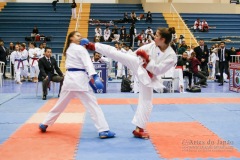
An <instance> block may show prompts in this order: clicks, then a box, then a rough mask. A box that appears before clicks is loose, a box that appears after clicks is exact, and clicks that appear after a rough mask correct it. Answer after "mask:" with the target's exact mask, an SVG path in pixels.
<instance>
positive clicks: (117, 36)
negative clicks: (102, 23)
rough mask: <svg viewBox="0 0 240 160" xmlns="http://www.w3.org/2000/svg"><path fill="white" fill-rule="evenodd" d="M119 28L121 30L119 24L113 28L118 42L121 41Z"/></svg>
mask: <svg viewBox="0 0 240 160" xmlns="http://www.w3.org/2000/svg"><path fill="white" fill-rule="evenodd" d="M118 30H119V28H118V27H117V25H115V26H114V28H113V29H112V33H113V36H114V38H115V39H116V41H117V42H118V41H119V38H120V35H119V33H118Z"/></svg>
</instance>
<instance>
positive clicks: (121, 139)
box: [76, 105, 161, 160]
mask: <svg viewBox="0 0 240 160" xmlns="http://www.w3.org/2000/svg"><path fill="white" fill-rule="evenodd" d="M101 108H102V109H103V112H104V114H105V117H106V119H107V121H108V123H109V126H110V129H111V130H112V131H114V132H116V138H112V139H99V138H98V135H97V131H96V129H95V127H94V125H93V123H92V120H91V119H90V116H89V114H87V116H86V118H85V122H84V126H83V130H82V135H81V138H80V142H79V146H78V149H77V156H76V159H84V160H96V159H103V160H112V159H114V160H139V159H141V160H159V159H161V158H159V156H158V154H157V153H156V151H155V149H154V147H153V145H152V143H151V142H150V141H149V140H142V139H137V138H133V135H132V131H133V129H134V127H135V126H134V125H133V124H131V120H132V118H133V115H134V112H133V110H132V109H131V106H130V105H115V106H114V107H111V106H110V105H109V106H107V105H106V106H105V105H101ZM93 151H94V152H93Z"/></svg>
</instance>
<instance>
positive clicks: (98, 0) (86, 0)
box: [0, 0, 118, 3]
mask: <svg viewBox="0 0 240 160" xmlns="http://www.w3.org/2000/svg"><path fill="white" fill-rule="evenodd" d="M52 1H53V0H0V2H31V3H52ZM59 2H60V3H64V0H59ZM69 2H72V0H69ZM75 2H76V3H80V2H81V0H75ZM117 2H118V0H83V3H117Z"/></svg>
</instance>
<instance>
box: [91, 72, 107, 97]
mask: <svg viewBox="0 0 240 160" xmlns="http://www.w3.org/2000/svg"><path fill="white" fill-rule="evenodd" d="M92 77H93V78H92V79H91V80H90V81H89V84H90V86H91V87H92V89H93V91H94V92H95V93H102V92H103V88H104V85H103V83H102V80H101V79H100V77H99V76H98V75H97V74H94V75H93V76H92Z"/></svg>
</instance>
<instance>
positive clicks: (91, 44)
mask: <svg viewBox="0 0 240 160" xmlns="http://www.w3.org/2000/svg"><path fill="white" fill-rule="evenodd" d="M86 49H88V50H90V51H95V50H96V49H95V43H92V42H89V43H88V44H87V45H86Z"/></svg>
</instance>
